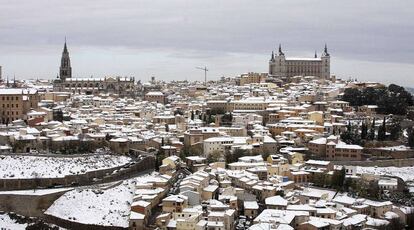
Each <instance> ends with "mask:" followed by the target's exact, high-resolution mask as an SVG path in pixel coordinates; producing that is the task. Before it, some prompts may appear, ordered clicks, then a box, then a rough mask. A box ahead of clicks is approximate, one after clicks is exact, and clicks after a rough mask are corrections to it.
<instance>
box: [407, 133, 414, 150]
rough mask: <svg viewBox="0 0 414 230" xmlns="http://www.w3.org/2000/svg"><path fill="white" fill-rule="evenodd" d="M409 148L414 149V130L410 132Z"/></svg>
mask: <svg viewBox="0 0 414 230" xmlns="http://www.w3.org/2000/svg"><path fill="white" fill-rule="evenodd" d="M408 146H410V147H411V148H412V149H413V148H414V130H413V129H410V130H408Z"/></svg>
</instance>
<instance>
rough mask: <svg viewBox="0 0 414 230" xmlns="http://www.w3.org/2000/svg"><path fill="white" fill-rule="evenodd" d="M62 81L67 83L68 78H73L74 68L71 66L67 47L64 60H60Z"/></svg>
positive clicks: (63, 53)
mask: <svg viewBox="0 0 414 230" xmlns="http://www.w3.org/2000/svg"><path fill="white" fill-rule="evenodd" d="M59 75H60V80H62V81H65V80H66V79H67V78H71V77H72V67H71V66H70V58H69V51H68V47H67V46H66V38H65V45H64V47H63V52H62V58H61V59H60V68H59Z"/></svg>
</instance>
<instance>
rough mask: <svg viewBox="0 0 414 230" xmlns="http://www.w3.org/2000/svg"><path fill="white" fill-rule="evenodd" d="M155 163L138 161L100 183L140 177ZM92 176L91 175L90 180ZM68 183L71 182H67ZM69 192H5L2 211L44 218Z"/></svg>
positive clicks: (149, 159) (0, 201)
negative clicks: (139, 175) (46, 212)
mask: <svg viewBox="0 0 414 230" xmlns="http://www.w3.org/2000/svg"><path fill="white" fill-rule="evenodd" d="M154 162H155V159H154V157H152V156H147V157H144V158H143V159H141V160H139V161H137V162H136V163H135V164H134V165H133V166H131V167H130V168H128V169H125V170H121V171H119V173H117V174H115V175H111V176H109V177H105V178H103V179H102V180H101V181H99V183H107V182H111V181H116V180H123V179H128V178H132V177H134V176H138V174H140V173H144V172H146V171H150V170H153V169H154ZM95 175H96V174H93V176H95ZM91 176H92V175H89V177H90V178H91ZM77 177H80V178H76V179H79V181H80V182H82V183H83V180H84V179H82V178H84V177H86V175H78V176H77ZM42 180H43V181H42V182H41V183H49V182H52V183H53V182H57V181H62V180H61V179H59V180H55V179H47V178H46V179H42ZM48 180H50V181H48ZM67 181H70V180H67ZM85 181H87V180H85ZM89 182H90V181H89ZM16 184H19V182H16V183H10V185H16ZM89 184H91V183H89ZM20 185H22V183H20ZM28 185H31V184H30V183H28ZM67 191H68V190H66V189H65V191H57V192H54V193H47V194H42V195H33V194H30V191H28V192H27V194H22V193H20V194H17V193H15V194H13V192H10V193H4V192H3V194H0V210H1V211H5V212H14V213H17V214H20V215H24V216H33V217H43V216H44V214H43V212H44V211H45V210H47V209H48V208H49V207H50V206H51V205H52V204H53V202H54V201H55V200H56V199H58V198H59V197H60V196H61V195H63V194H64V193H65V192H67ZM62 221H63V220H62ZM66 222H69V221H66ZM53 223H59V222H53ZM75 224H76V223H75ZM65 226H68V225H65ZM73 226H74V227H73V228H70V229H96V228H93V227H90V228H78V227H77V226H78V225H73Z"/></svg>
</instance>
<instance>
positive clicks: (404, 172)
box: [357, 166, 414, 181]
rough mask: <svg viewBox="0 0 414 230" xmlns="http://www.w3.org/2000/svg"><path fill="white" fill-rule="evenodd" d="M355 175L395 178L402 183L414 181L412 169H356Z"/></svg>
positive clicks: (413, 170) (413, 168)
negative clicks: (401, 180)
mask: <svg viewBox="0 0 414 230" xmlns="http://www.w3.org/2000/svg"><path fill="white" fill-rule="evenodd" d="M357 173H361V174H362V173H367V174H374V175H386V176H397V177H400V178H401V179H403V180H404V181H414V167H361V166H358V167H357Z"/></svg>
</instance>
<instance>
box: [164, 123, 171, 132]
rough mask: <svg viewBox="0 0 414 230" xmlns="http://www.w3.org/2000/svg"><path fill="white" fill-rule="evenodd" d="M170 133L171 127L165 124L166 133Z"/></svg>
mask: <svg viewBox="0 0 414 230" xmlns="http://www.w3.org/2000/svg"><path fill="white" fill-rule="evenodd" d="M169 131H170V127H169V126H168V124H165V132H169Z"/></svg>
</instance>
